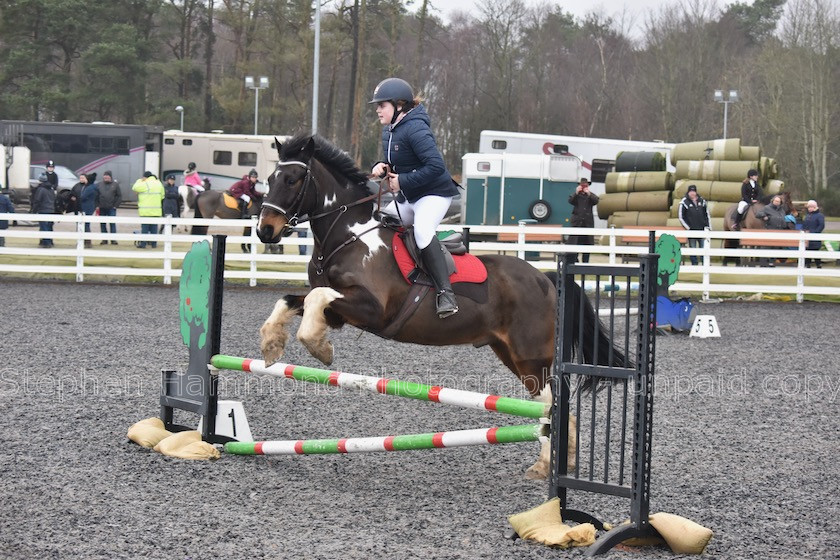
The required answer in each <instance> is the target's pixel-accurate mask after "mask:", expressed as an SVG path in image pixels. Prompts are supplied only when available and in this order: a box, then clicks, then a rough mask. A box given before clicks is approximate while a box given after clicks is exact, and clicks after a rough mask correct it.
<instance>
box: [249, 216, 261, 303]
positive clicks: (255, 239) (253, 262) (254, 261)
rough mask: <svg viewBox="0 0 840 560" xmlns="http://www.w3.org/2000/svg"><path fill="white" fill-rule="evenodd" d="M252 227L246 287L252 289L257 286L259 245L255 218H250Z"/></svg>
mask: <svg viewBox="0 0 840 560" xmlns="http://www.w3.org/2000/svg"><path fill="white" fill-rule="evenodd" d="M251 221H252V222H253V224H254V225H253V226H251V251H250V253H251V268H250V270H251V277H250V278H249V279H248V285H249V286H251V287H252V288H253V287H254V286H256V285H257V248H258V246H259V243H260V238H259V237H257V224H256V218H255V217H253V216H252V217H251Z"/></svg>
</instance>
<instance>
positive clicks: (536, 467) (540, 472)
mask: <svg viewBox="0 0 840 560" xmlns="http://www.w3.org/2000/svg"><path fill="white" fill-rule="evenodd" d="M525 478H527V479H528V480H546V479H548V465H546V464H544V463H543V462H542V461H540V462H538V463H535V464H533V465H531V466H530V467H528V470H527V471H525Z"/></svg>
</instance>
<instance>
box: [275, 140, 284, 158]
mask: <svg viewBox="0 0 840 560" xmlns="http://www.w3.org/2000/svg"><path fill="white" fill-rule="evenodd" d="M274 145H275V146H277V157H278V159H279V158H280V149H281V148H282V147H283V144H281V143H280V140H279V139H278V138H277V137H276V136H275V137H274Z"/></svg>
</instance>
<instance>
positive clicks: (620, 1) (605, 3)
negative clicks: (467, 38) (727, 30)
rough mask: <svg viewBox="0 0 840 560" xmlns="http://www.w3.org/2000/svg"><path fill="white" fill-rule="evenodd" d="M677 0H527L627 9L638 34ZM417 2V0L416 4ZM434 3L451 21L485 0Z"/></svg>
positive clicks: (583, 8)
mask: <svg viewBox="0 0 840 560" xmlns="http://www.w3.org/2000/svg"><path fill="white" fill-rule="evenodd" d="M676 1H677V0H592V1H581V0H576V1H575V0H525V3H526V4H527V5H529V6H535V5H546V4H548V5H556V6H560V7H562V8H563V10H564V11H565V12H569V13H571V14H572V15H574V16H575V17H576V18H578V19H580V18H583V16H585V15H586V14H587V13H589V12H593V11H595V12H599V13H601V14H603V15H606V16H610V17H616V16H620V15H621V14H622V12H623V11H624V9H625V7H626V9H627V14H628V15H629V16H631V17H632V18H633V20H634V30H633V31H634V33H633V35H636V34H637V31H638V28H639V26H640V25H641V24H642V23H643V22H644V20H645V16H646V15H647V14H648V13H650V12H651V11H653V10H657V9H659V8H662V7H663V6H666V5H668V4H673V3H675V2H676ZM733 1H734V0H718V5H719V6H721V7H723V6H726V5H728V4H731V3H732V2H733ZM416 4H417V3H416V2H415V5H416ZM432 4H433V5H434V6H435V8H437V9H439V10H440V12H441V14H442V15H443V18H444V20H445V21H449V17H450V15H451V14H452V13H453V12H455V11H462V12H467V13H469V14H471V15H474V16H479V15H480V10H479V9H478V8H477V6H480V5H482V4H483V0H433V1H432Z"/></svg>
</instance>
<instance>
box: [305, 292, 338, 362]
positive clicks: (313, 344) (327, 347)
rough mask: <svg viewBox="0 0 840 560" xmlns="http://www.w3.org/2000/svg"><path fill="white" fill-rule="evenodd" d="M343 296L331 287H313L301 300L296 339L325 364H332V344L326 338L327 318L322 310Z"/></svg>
mask: <svg viewBox="0 0 840 560" xmlns="http://www.w3.org/2000/svg"><path fill="white" fill-rule="evenodd" d="M343 297H344V296H343V295H342V294H341V292H337V291H335V290H334V289H332V288H315V289H313V290H312V291H311V292H309V294H308V295H307V296H306V299H305V300H304V302H303V320H302V321H301V322H300V328H299V329H298V332H297V338H298V340H299V341H300V342H301V343H302V344H303V345H304V346H305V347H306V349H307V350H309V353H310V354H312V355H313V356H314V357H316V358H318V359H319V360H320V361H321V362H323V363H324V364H326V365H330V364H332V361H333V345H332V342H330V341H329V340H327V327H328V326H329V325H328V324H327V318H326V316H325V315H324V311H325V310H326V309H327V308H328V307H329V306H330V304H331V303H332V302H334V301H335V300H337V299H341V298H343Z"/></svg>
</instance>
